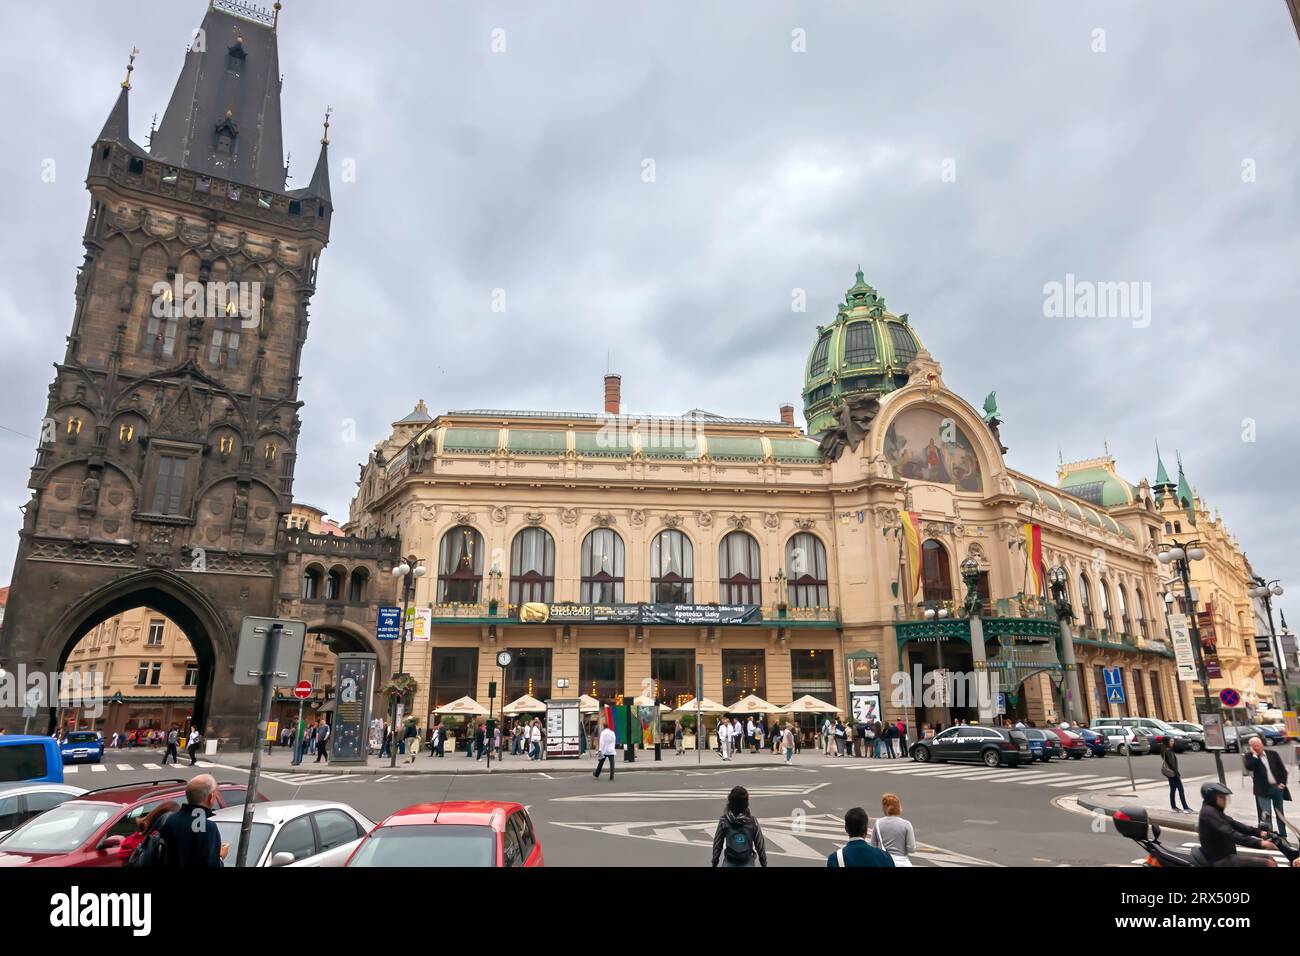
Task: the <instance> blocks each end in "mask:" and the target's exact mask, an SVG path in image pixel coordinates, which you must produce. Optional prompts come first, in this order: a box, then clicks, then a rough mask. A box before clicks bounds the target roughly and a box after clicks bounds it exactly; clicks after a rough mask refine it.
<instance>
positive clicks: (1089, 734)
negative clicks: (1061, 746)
mask: <svg viewBox="0 0 1300 956" xmlns="http://www.w3.org/2000/svg"><path fill="white" fill-rule="evenodd" d="M1070 731H1071V732H1072V733H1076V734H1078V735H1079V736H1080V737H1082V738H1083V742H1084V743H1085V744H1087V745H1088V753H1089V754H1091V755H1092V756H1094V757H1104V756H1106V738H1105V737H1104V736H1102V735H1101V734H1099V733H1097V731H1095V730H1090V729H1088V728H1087V727H1071V728H1070Z"/></svg>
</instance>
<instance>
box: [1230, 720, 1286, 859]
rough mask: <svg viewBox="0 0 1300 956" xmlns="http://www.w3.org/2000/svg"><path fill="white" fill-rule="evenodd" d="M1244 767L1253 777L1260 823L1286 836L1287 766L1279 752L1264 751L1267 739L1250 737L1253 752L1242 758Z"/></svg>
mask: <svg viewBox="0 0 1300 956" xmlns="http://www.w3.org/2000/svg"><path fill="white" fill-rule="evenodd" d="M1241 763H1242V766H1243V767H1244V768H1245V770H1246V772H1247V773H1249V774H1250V775H1251V776H1252V777H1253V778H1254V791H1255V807H1256V809H1257V811H1258V812H1259V825H1260V826H1261V827H1267V828H1268V829H1270V830H1273V829H1276V830H1277V832H1278V833H1280V834H1281V835H1282V837H1283V838H1285V837H1286V821H1285V820H1283V819H1282V801H1283V799H1284V798H1285V796H1286V767H1285V766H1284V765H1283V763H1282V758H1281V757H1279V756H1278V755H1277V752H1276V751H1274V750H1270V751H1268V752H1267V753H1265V751H1264V741H1262V740H1260V739H1259V738H1258V737H1251V738H1250V753H1248V754H1246V756H1245V757H1243V758H1242V761H1241ZM1275 809H1276V810H1277V821H1276V822H1277V825H1276V827H1275V826H1273V823H1274V821H1273V811H1274V810H1275Z"/></svg>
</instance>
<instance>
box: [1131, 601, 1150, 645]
mask: <svg viewBox="0 0 1300 956" xmlns="http://www.w3.org/2000/svg"><path fill="white" fill-rule="evenodd" d="M1133 598H1134V599H1135V600H1136V601H1137V615H1138V630H1140V631H1141V632H1142V639H1143V640H1145V639H1146V638H1147V637H1148V636H1149V635H1148V633H1147V631H1148V627H1147V602H1146V598H1144V597H1143V596H1142V589H1141V588H1134V589H1133Z"/></svg>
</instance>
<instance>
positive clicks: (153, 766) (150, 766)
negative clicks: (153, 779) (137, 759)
mask: <svg viewBox="0 0 1300 956" xmlns="http://www.w3.org/2000/svg"><path fill="white" fill-rule="evenodd" d="M144 769H145V770H161V769H162V767H160V766H159V765H158V764H156V763H147V764H145V765H144Z"/></svg>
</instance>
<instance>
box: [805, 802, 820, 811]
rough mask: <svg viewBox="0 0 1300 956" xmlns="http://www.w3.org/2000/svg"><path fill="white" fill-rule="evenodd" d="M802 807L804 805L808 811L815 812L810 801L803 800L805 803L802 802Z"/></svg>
mask: <svg viewBox="0 0 1300 956" xmlns="http://www.w3.org/2000/svg"><path fill="white" fill-rule="evenodd" d="M803 805H804V806H805V807H807V808H808V809H809V810H815V809H817V808H816V807H814V806H813V802H812V801H811V800H805V801H804V802H803Z"/></svg>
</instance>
